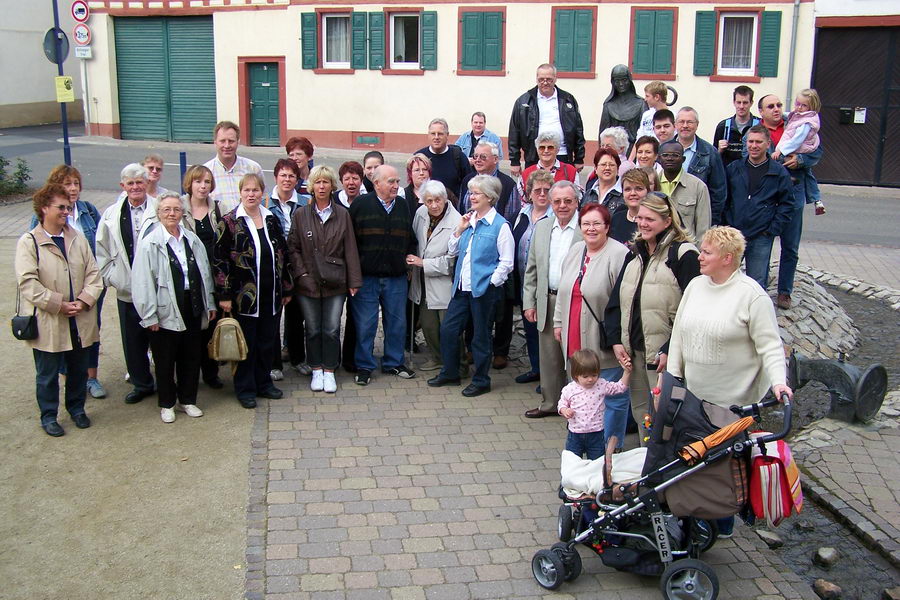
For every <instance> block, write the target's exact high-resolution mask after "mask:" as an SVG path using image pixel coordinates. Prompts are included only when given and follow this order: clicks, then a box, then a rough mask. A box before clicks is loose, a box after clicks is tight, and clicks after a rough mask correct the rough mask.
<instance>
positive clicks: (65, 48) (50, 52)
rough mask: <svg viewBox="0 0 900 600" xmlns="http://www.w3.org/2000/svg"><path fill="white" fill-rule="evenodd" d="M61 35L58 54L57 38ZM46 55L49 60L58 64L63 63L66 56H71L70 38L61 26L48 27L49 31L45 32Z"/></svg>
mask: <svg viewBox="0 0 900 600" xmlns="http://www.w3.org/2000/svg"><path fill="white" fill-rule="evenodd" d="M57 36H58V37H59V46H60V50H59V55H57V54H56V38H57ZM44 56H46V57H47V60H49V61H50V62H52V63H53V64H56V65H61V64H63V61H65V60H66V57H67V56H69V38H67V37H66V32H65V31H63V30H62V29H60V28H59V27H54V28H52V29H48V30H47V33H46V34H44Z"/></svg>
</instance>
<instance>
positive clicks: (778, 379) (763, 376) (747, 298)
mask: <svg viewBox="0 0 900 600" xmlns="http://www.w3.org/2000/svg"><path fill="white" fill-rule="evenodd" d="M667 370H668V371H669V372H670V373H672V374H673V375H675V376H676V377H683V378H684V381H685V384H686V385H687V387H688V389H690V390H691V391H692V392H693V393H694V394H696V395H697V396H698V397H700V398H703V399H704V400H706V401H707V402H712V403H713V404H717V405H719V406H722V407H726V408H727V407H729V406H731V405H732V404H740V405H743V404H749V403H751V402H757V401H759V400H760V399H761V398H762V397H763V396H764V395H765V393H766V390H768V389H769V388H770V387H771V386H773V385H776V384H785V383H786V380H787V367H786V364H785V357H784V346H783V345H782V342H781V337H780V336H779V334H778V322H777V320H776V319H775V308H774V306H773V305H772V300H771V299H770V298H769V296H768V294H766V293H765V292H764V291H763V289H762V288H761V287H760V286H759V284H757V283H756V282H755V281H754V280H752V279H750V278H749V277H747V276H746V275H744V274H743V273H741V272H740V271H736V272H735V273H734V274H733V275H732V276H731V277H730V278H729V279H728V281H726V282H725V283H723V284H721V285H717V284H715V283H713V281H712V280H711V279H710V278H709V277H707V276H705V275H701V276H699V277H696V278H694V280H693V281H691V283H690V284H688V286H687V289H685V291H684V296H683V298H682V299H681V304H680V305H679V307H678V314H677V315H676V316H675V324H674V325H673V329H672V341H671V343H670V345H669V362H668V367H667Z"/></svg>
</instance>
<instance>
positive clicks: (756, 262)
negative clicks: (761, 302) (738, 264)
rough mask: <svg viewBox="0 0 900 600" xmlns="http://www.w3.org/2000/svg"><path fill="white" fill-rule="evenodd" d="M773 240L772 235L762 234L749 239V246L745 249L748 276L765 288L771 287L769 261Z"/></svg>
mask: <svg viewBox="0 0 900 600" xmlns="http://www.w3.org/2000/svg"><path fill="white" fill-rule="evenodd" d="M772 242H773V238H772V237H770V236H768V235H765V234H761V235H758V236H756V237H755V238H752V239H749V240H747V248H746V250H744V262H745V265H746V267H747V277H749V278H750V279H753V280H754V281H756V283H758V284H759V285H760V287H762V289H764V290H767V289H769V261H770V260H771V258H772Z"/></svg>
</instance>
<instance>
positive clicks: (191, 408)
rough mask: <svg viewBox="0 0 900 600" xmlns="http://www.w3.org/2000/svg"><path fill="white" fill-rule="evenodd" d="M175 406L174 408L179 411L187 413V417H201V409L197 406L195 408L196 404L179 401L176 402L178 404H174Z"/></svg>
mask: <svg viewBox="0 0 900 600" xmlns="http://www.w3.org/2000/svg"><path fill="white" fill-rule="evenodd" d="M175 408H176V409H177V410H180V411H181V412H183V413H185V414H187V416H189V417H195V418H196V417H202V416H203V411H202V410H200V409H199V408H197V405H196V404H181V403H178V404H176V405H175Z"/></svg>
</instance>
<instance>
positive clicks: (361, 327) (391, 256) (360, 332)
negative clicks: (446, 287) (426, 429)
mask: <svg viewBox="0 0 900 600" xmlns="http://www.w3.org/2000/svg"><path fill="white" fill-rule="evenodd" d="M372 179H373V184H374V185H375V191H374V192H372V193H370V194H365V195H363V196H359V197H358V198H357V199H356V200H354V201H353V204H351V205H350V218H351V219H352V220H353V229H354V231H355V233H356V248H357V250H358V251H359V263H360V268H361V270H362V275H363V284H362V287H361V288H359V291H358V292H357V293H356V296H354V298H353V302H352V303H351V304H350V307H351V311H352V313H353V320H354V321H355V322H356V332H357V333H356V336H357V337H356V352H355V356H356V368H357V371H356V383H357V385H369V381H370V379H371V376H372V371H374V370H375V367H376V363H375V356H374V354H373V352H374V347H375V334H376V333H377V331H378V307H379V306H380V307H381V325H382V328H383V329H384V357H383V358H382V360H381V372H382V373H388V374H391V375H396V376H398V377H402V378H403V379H411V378H412V377H415V373H413V372H412V371H411V370H410V369H408V368H407V367H406V365H404V364H403V338H404V335H403V334H404V332H405V331H406V313H405V311H404V307H405V306H406V293H407V288H406V282H407V278H406V256H407V255H408V254H414V253H415V251H416V241H415V240H416V238H415V236H414V235H413V232H412V226H411V222H410V218H409V208H408V207H407V205H406V199H404V198H401V197H399V196H397V190H398V189H400V177H399V176H398V175H397V169H395V168H394V167H392V166H390V165H381V166H380V167H378V168H377V169H375V175H374V177H373V178H372Z"/></svg>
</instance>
